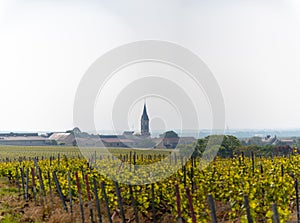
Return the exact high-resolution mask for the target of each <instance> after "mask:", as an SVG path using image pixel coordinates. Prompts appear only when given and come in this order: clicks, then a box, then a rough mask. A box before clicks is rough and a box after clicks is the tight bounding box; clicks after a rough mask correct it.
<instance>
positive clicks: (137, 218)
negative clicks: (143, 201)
mask: <svg viewBox="0 0 300 223" xmlns="http://www.w3.org/2000/svg"><path fill="white" fill-rule="evenodd" d="M129 193H130V198H131V202H132V205H133V211H134V216H135V222H136V223H139V216H138V211H137V206H136V201H135V199H134V196H133V190H132V185H131V184H129Z"/></svg>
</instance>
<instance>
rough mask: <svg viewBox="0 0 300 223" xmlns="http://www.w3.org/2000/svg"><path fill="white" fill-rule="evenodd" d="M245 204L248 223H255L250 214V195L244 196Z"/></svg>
mask: <svg viewBox="0 0 300 223" xmlns="http://www.w3.org/2000/svg"><path fill="white" fill-rule="evenodd" d="M244 204H245V208H246V213H247V219H248V223H253V220H252V216H251V212H250V205H249V199H248V195H246V194H245V195H244Z"/></svg>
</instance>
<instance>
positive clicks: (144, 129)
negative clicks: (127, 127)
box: [141, 103, 150, 137]
mask: <svg viewBox="0 0 300 223" xmlns="http://www.w3.org/2000/svg"><path fill="white" fill-rule="evenodd" d="M141 135H142V136H145V137H148V136H150V132H149V117H148V114H147V108H146V103H145V104H144V110H143V114H142V118H141Z"/></svg>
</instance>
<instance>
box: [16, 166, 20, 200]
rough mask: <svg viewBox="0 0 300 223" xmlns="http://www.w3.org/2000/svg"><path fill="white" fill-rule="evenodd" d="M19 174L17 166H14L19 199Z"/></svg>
mask: <svg viewBox="0 0 300 223" xmlns="http://www.w3.org/2000/svg"><path fill="white" fill-rule="evenodd" d="M19 181H20V176H19V170H18V167H16V184H17V187H18V199H20V196H21V188H20V182H19Z"/></svg>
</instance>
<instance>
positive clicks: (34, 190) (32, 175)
mask: <svg viewBox="0 0 300 223" xmlns="http://www.w3.org/2000/svg"><path fill="white" fill-rule="evenodd" d="M31 177H32V178H31V179H32V192H33V197H34V205H35V206H36V188H35V179H34V168H33V167H32V168H31Z"/></svg>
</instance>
